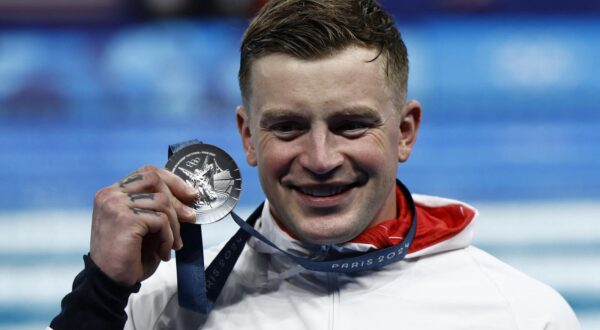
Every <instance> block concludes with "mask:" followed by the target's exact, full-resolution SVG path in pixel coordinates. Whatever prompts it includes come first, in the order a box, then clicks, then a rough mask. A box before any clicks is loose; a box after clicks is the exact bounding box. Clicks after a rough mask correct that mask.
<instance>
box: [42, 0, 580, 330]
mask: <svg viewBox="0 0 600 330" xmlns="http://www.w3.org/2000/svg"><path fill="white" fill-rule="evenodd" d="M407 76H408V60H407V52H406V48H405V46H404V43H403V42H402V40H401V38H400V35H399V33H398V31H397V30H396V28H395V26H394V22H393V21H392V19H391V18H390V17H389V16H388V14H387V13H385V11H383V9H382V8H381V7H380V6H379V5H378V4H377V3H375V2H374V1H369V0H361V1H348V0H329V1H327V0H273V1H271V2H269V3H268V4H267V5H266V6H265V7H264V8H263V9H262V10H261V12H259V13H258V15H257V16H256V17H255V18H254V20H253V21H252V22H251V24H250V27H249V28H248V30H247V31H246V33H245V35H244V39H243V42H242V47H241V66H240V74H239V79H240V87H241V92H242V96H243V103H244V105H243V106H240V107H239V108H238V109H237V124H238V128H239V132H240V135H241V138H242V143H243V146H244V150H245V152H246V160H247V162H248V163H249V164H250V165H252V166H256V167H257V168H258V173H259V176H260V181H261V185H262V188H263V190H264V192H265V195H266V197H267V201H266V202H265V205H264V207H263V208H262V211H261V213H260V218H259V219H258V222H257V223H256V225H255V228H257V229H258V230H259V232H260V233H262V234H263V235H264V236H266V237H267V238H268V239H269V240H270V241H272V242H273V243H275V244H276V245H277V246H278V247H280V248H282V249H283V250H285V251H288V252H291V253H292V254H294V255H297V256H303V257H306V258H307V259H323V258H325V259H327V258H335V257H334V256H340V255H341V256H344V255H354V254H356V253H359V252H360V253H365V252H367V253H368V252H369V251H377V250H379V249H383V248H387V247H390V246H395V245H396V244H398V243H401V242H403V241H405V240H409V239H410V237H409V236H410V227H411V224H412V223H413V221H414V220H413V217H415V218H416V221H417V230H416V235H415V237H414V240H413V241H412V245H410V250H409V254H408V255H407V256H406V257H405V258H404V259H403V260H402V261H399V262H394V263H392V264H389V265H386V266H384V267H381V268H378V269H375V270H370V271H359V272H349V273H344V274H340V273H333V272H315V271H308V270H306V269H304V268H303V267H300V266H299V265H298V264H297V263H296V262H294V261H292V260H290V259H289V258H287V257H286V256H284V255H283V254H282V253H280V252H278V251H277V250H275V249H274V248H272V247H270V246H268V245H267V244H265V243H263V242H262V241H260V240H258V239H256V238H251V239H250V240H249V242H248V244H247V246H246V247H245V249H244V250H243V252H242V255H241V257H240V259H239V260H238V262H237V264H236V266H235V268H234V270H233V273H232V274H231V275H230V276H229V279H228V281H227V283H226V284H225V287H224V289H223V291H222V292H221V294H220V296H219V298H218V300H217V303H216V305H215V307H214V309H213V310H212V311H211V312H210V313H208V314H206V315H205V314H201V313H196V312H192V311H189V310H187V309H184V308H182V307H180V306H179V303H178V301H177V284H176V275H175V266H174V263H173V262H169V263H163V264H162V265H160V269H159V270H158V271H156V269H157V267H158V266H159V264H160V263H161V260H162V261H167V260H168V259H169V257H170V253H171V249H180V248H181V246H182V243H181V237H180V235H179V226H180V222H194V219H195V215H194V212H193V210H191V209H190V208H189V207H187V206H186V205H185V204H188V205H189V204H190V203H191V202H192V201H193V199H194V197H195V194H196V192H195V191H194V189H191V188H190V187H189V186H188V185H186V183H185V182H183V180H181V179H179V178H178V177H176V176H175V175H173V174H171V173H169V172H168V171H166V170H163V169H158V168H155V167H150V166H145V167H142V168H141V169H140V170H138V171H136V172H134V173H132V174H130V175H129V176H127V177H125V178H124V179H123V180H121V181H120V182H118V183H116V184H114V185H112V186H110V187H107V188H105V189H103V190H101V191H99V192H98V194H97V195H96V197H95V204H94V214H93V225H92V239H91V249H90V255H89V257H86V269H85V270H84V271H83V272H82V273H81V274H80V275H79V276H78V278H77V279H76V280H75V283H74V290H73V292H72V293H71V294H69V295H68V296H67V297H66V298H65V299H64V300H63V311H62V312H61V314H60V315H59V316H57V317H56V318H55V319H54V320H53V323H52V325H51V327H52V328H54V329H55V330H59V329H64V328H68V327H70V326H73V325H74V324H76V325H77V327H80V328H84V326H89V328H121V327H123V326H124V327H125V328H126V329H240V328H249V329H371V328H373V329H392V328H394V329H396V328H405V329H578V328H579V325H578V322H577V319H576V317H575V315H574V314H573V312H572V310H571V309H570V307H569V306H568V305H567V303H566V302H565V301H564V300H563V299H562V297H560V295H558V294H557V293H556V292H555V291H553V290H552V289H550V288H549V287H547V286H545V285H543V284H541V283H539V282H537V281H535V280H533V279H530V278H528V277H527V276H525V275H523V274H521V273H519V272H518V271H516V270H514V269H512V268H510V267H509V266H507V265H505V264H503V263H501V262H500V261H498V260H496V259H495V258H493V257H491V256H490V255H488V254H486V253H485V252H483V251H481V250H479V249H477V248H475V247H472V246H470V245H469V243H470V239H471V237H472V234H473V219H474V217H475V215H476V211H475V210H474V209H473V208H472V207H470V206H469V205H466V204H464V203H461V202H458V201H453V200H448V199H443V198H437V197H430V196H419V195H415V196H413V197H414V200H415V203H416V211H415V213H416V214H413V212H412V211H411V205H412V204H411V201H412V198H411V197H410V195H406V194H404V193H403V188H402V186H401V184H400V183H396V180H395V177H396V173H397V166H398V164H399V163H402V162H405V161H406V160H407V159H408V158H409V156H410V153H411V151H412V148H413V146H414V144H415V141H416V137H417V132H418V128H419V123H420V120H421V106H420V105H419V103H418V102H416V101H408V100H407V99H406V89H407V86H406V85H407ZM218 250H219V249H218V248H217V249H211V250H209V251H207V252H206V253H205V256H206V258H208V259H209V260H210V259H212V258H214V257H215V254H216V253H217V252H218ZM355 266H356V267H357V268H358V267H359V265H354V263H348V264H341V265H337V267H346V268H348V269H351V268H353V267H355ZM155 271H156V273H155ZM146 279H147V280H146ZM143 280H146V281H144V283H143V284H142V285H141V290H140V291H139V292H137V293H135V294H132V293H133V292H136V291H138V289H139V287H140V284H139V283H140V282H141V281H143ZM130 294H131V295H130Z"/></svg>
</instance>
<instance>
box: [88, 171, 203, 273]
mask: <svg viewBox="0 0 600 330" xmlns="http://www.w3.org/2000/svg"><path fill="white" fill-rule="evenodd" d="M197 193H198V192H197V191H196V189H194V188H192V187H190V186H189V185H188V184H186V183H185V182H184V181H183V180H182V179H181V178H179V177H178V176H177V175H175V174H173V173H171V172H169V171H167V170H165V169H159V168H156V167H153V166H144V167H142V168H140V169H139V170H137V171H135V172H133V173H131V174H129V175H128V176H126V177H125V178H123V179H122V180H121V181H119V182H117V183H115V184H113V185H111V186H109V187H106V188H104V189H102V190H100V191H98V192H97V193H96V196H95V198H94V212H93V216H92V238H91V243H90V257H91V258H92V260H93V261H94V263H96V265H97V266H98V267H99V268H100V269H101V270H102V271H103V272H104V273H105V274H106V275H108V276H109V277H110V278H111V279H113V280H114V281H116V282H118V283H121V284H126V285H133V284H135V283H137V282H139V281H143V280H145V279H146V278H148V277H149V276H150V275H152V274H153V273H154V271H156V268H157V267H158V264H159V263H160V261H161V260H164V261H168V260H169V259H170V258H171V249H176V250H179V249H180V248H181V247H182V246H183V244H182V241H181V237H180V235H179V222H180V221H181V222H190V223H195V221H196V214H195V212H194V210H193V209H192V208H190V207H188V206H186V205H185V204H184V203H186V204H189V203H191V202H192V201H193V200H194V199H195V197H196V195H197Z"/></svg>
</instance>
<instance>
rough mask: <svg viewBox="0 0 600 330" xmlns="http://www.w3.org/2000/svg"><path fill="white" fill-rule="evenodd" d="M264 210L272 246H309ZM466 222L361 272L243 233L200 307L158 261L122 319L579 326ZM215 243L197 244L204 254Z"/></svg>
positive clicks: (171, 266) (151, 324) (442, 202)
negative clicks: (225, 275) (481, 242)
mask: <svg viewBox="0 0 600 330" xmlns="http://www.w3.org/2000/svg"><path fill="white" fill-rule="evenodd" d="M413 197H414V199H415V203H416V204H417V207H426V208H429V209H436V208H443V207H446V206H448V205H454V206H456V205H460V206H461V207H464V208H469V209H470V210H471V214H473V212H475V211H474V210H473V209H472V208H471V207H470V206H468V205H466V204H463V203H460V202H457V201H453V200H448V199H442V198H436V197H428V196H422V195H413ZM268 210H269V207H268V205H267V204H265V207H264V208H263V214H262V216H261V219H259V222H257V225H256V227H257V228H258V229H259V231H260V232H261V233H262V234H263V235H265V236H267V237H268V238H269V239H271V240H272V241H273V242H274V243H275V244H277V245H278V246H279V247H282V248H285V249H287V250H288V251H294V253H296V254H299V255H310V253H311V252H310V251H309V250H307V249H306V248H305V247H304V246H303V245H302V243H301V242H298V241H295V240H293V239H292V238H290V237H289V236H288V235H287V234H286V233H285V232H283V231H282V230H281V229H280V228H279V227H278V225H277V224H276V223H275V222H274V221H273V219H272V217H271V215H270V212H269V211H268ZM461 210H462V208H461ZM469 220H470V219H469ZM473 230H474V223H473V222H470V224H469V225H467V226H466V227H465V228H464V229H463V230H462V231H461V232H460V233H459V234H457V235H454V236H453V237H451V238H449V239H446V240H444V241H442V242H440V243H437V244H434V245H431V246H429V247H426V248H423V249H421V250H419V251H416V252H413V253H410V254H408V255H407V256H406V258H405V259H404V260H403V261H400V262H396V263H393V264H391V265H388V266H386V267H383V268H382V269H379V270H376V271H370V272H364V273H359V274H337V273H317V272H310V271H307V270H304V269H302V268H300V267H299V266H297V265H296V264H295V263H293V262H292V261H290V260H289V259H288V258H287V257H285V256H283V255H282V254H281V253H280V252H277V251H274V250H273V249H272V248H271V247H269V246H267V245H265V244H264V243H262V242H260V241H258V240H256V239H251V240H250V241H249V242H248V246H247V247H246V248H245V249H244V251H243V253H242V255H241V256H240V259H239V260H238V262H237V264H236V266H235V268H234V271H233V273H232V274H231V276H230V277H229V279H228V281H227V283H226V285H225V287H224V289H223V291H222V292H221V295H220V296H219V299H218V300H217V303H216V305H215V308H214V309H213V310H212V311H211V312H210V314H209V315H208V316H205V315H202V314H197V313H194V312H190V311H188V310H185V309H183V308H180V307H179V305H178V302H177V283H176V269H175V263H174V262H173V261H172V262H168V263H164V264H163V265H161V266H160V267H159V269H158V271H157V272H156V274H154V275H153V276H152V277H151V278H150V279H148V280H146V281H145V282H144V283H143V284H142V288H141V290H140V292H139V293H137V294H134V295H132V296H131V297H130V300H129V305H128V307H127V310H126V312H127V314H128V316H129V320H128V322H127V325H126V327H125V329H236V330H237V329H278V330H279V329H285V330H293V329H310V330H315V329H324V330H325V329H339V330H342V329H343V330H346V329H358V330H365V329H412V330H425V329H434V330H440V329H444V330H446V329H498V330H507V329H522V330H538V329H539V330H542V329H544V330H552V329H561V330H577V329H580V326H579V323H578V321H577V319H576V317H575V314H574V313H573V311H572V310H571V308H570V307H569V305H568V304H567V303H566V302H565V300H564V299H563V298H562V297H561V296H560V295H559V294H558V293H557V292H556V291H554V290H553V289H551V288H550V287H548V286H546V285H545V284H542V283H540V282H538V281H536V280H534V279H532V278H530V277H528V276H526V275H524V274H522V273H520V272H519V271H517V270H515V269H513V268H511V267H510V266H508V265H506V264H504V263H502V262H501V261H499V260H497V259H496V258H494V257H492V256H491V255H489V254H487V253H485V252H483V251H481V250H479V249H477V248H475V247H473V246H470V245H469V244H470V242H471V239H472V236H473ZM337 248H338V249H340V250H345V249H350V250H354V251H356V250H361V251H364V250H365V249H369V248H370V246H368V245H367V244H356V243H346V244H343V245H341V246H337ZM218 251H219V248H213V249H210V250H208V251H205V258H206V263H207V264H208V263H209V262H210V260H212V259H213V258H214V257H215V256H216V254H217V252H218Z"/></svg>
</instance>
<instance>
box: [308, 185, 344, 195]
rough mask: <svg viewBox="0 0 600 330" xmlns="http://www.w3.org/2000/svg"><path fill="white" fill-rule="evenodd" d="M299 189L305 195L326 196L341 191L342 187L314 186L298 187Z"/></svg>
mask: <svg viewBox="0 0 600 330" xmlns="http://www.w3.org/2000/svg"><path fill="white" fill-rule="evenodd" d="M299 190H300V191H301V192H302V193H304V194H307V195H311V196H316V197H328V196H333V195H337V194H339V193H341V192H342V191H344V187H314V188H299Z"/></svg>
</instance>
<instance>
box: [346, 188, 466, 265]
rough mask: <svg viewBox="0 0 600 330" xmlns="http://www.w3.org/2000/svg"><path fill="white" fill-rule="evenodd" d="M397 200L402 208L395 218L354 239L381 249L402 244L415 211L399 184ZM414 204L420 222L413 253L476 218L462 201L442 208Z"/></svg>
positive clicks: (412, 247)
mask: <svg viewBox="0 0 600 330" xmlns="http://www.w3.org/2000/svg"><path fill="white" fill-rule="evenodd" d="M396 202H397V207H398V209H399V210H400V212H399V213H400V214H399V215H398V217H397V218H396V219H390V220H386V221H383V222H381V223H380V224H378V225H376V226H374V227H371V228H368V229H366V230H365V231H363V232H362V233H361V234H360V235H358V236H357V237H355V238H354V239H353V240H352V242H353V243H362V244H371V245H373V246H375V247H376V248H378V249H382V248H386V247H390V246H393V245H396V244H398V243H400V242H401V241H402V240H403V239H404V236H405V235H406V233H407V232H408V229H409V228H410V224H411V221H412V214H411V212H410V210H409V208H408V202H407V201H406V198H405V197H404V195H403V194H402V191H401V190H400V188H399V187H396ZM415 206H416V210H417V219H418V223H417V232H416V234H415V239H414V241H413V244H412V245H411V247H410V249H409V252H410V253H412V252H416V251H419V250H422V249H424V248H426V247H429V246H432V245H435V244H437V243H440V242H442V241H445V240H447V239H449V238H451V237H453V236H454V235H456V234H458V233H460V232H461V231H462V230H463V229H465V227H467V226H468V225H469V223H471V221H472V220H473V218H474V217H475V211H473V210H471V209H469V208H467V207H465V206H463V205H460V204H448V205H445V206H441V207H430V206H425V205H422V204H416V205H415Z"/></svg>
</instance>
